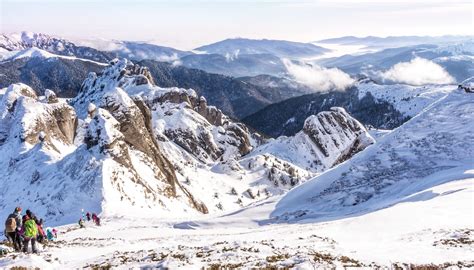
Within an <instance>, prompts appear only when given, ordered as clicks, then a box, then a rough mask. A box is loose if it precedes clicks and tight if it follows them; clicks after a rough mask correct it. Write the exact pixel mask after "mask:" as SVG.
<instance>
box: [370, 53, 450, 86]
mask: <svg viewBox="0 0 474 270" xmlns="http://www.w3.org/2000/svg"><path fill="white" fill-rule="evenodd" d="M379 77H381V79H382V80H384V81H389V82H395V83H405V84H410V85H424V84H449V83H454V82H455V79H454V78H453V77H452V76H451V75H449V73H448V72H447V71H446V70H445V69H444V68H443V67H442V66H440V65H438V64H436V63H435V62H433V61H430V60H427V59H424V58H419V57H416V58H414V59H412V60H411V61H410V62H400V63H398V64H395V65H394V66H393V67H391V68H390V69H389V70H387V71H385V72H380V73H379Z"/></svg>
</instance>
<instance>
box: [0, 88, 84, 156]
mask: <svg viewBox="0 0 474 270" xmlns="http://www.w3.org/2000/svg"><path fill="white" fill-rule="evenodd" d="M0 111H1V118H0V142H1V143H4V142H5V141H6V140H7V139H8V138H10V139H11V138H19V139H20V141H21V142H26V143H28V144H31V145H35V144H37V143H39V142H40V141H42V142H43V143H45V144H47V145H49V147H54V144H53V143H52V140H59V141H61V142H62V143H64V144H72V143H73V141H74V135H75V131H76V127H77V117H76V113H75V111H74V109H73V108H72V107H71V106H69V105H67V104H65V103H58V102H54V103H52V102H49V100H48V101H46V103H44V102H41V101H40V100H39V99H38V97H37V96H36V93H35V92H34V90H33V89H31V88H30V87H29V86H27V85H24V84H14V85H11V86H10V87H8V89H7V90H6V92H5V95H4V97H3V99H2V103H1V104H0Z"/></svg>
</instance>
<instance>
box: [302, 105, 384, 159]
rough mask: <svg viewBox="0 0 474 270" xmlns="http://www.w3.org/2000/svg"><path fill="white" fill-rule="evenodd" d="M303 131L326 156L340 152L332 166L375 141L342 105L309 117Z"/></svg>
mask: <svg viewBox="0 0 474 270" xmlns="http://www.w3.org/2000/svg"><path fill="white" fill-rule="evenodd" d="M303 132H304V134H306V135H307V136H308V138H309V139H310V140H311V141H312V142H313V143H314V145H316V147H317V148H318V150H319V151H320V152H321V153H322V154H323V155H324V157H327V158H329V157H330V156H331V155H334V154H335V153H340V154H339V157H337V158H336V161H335V162H334V163H333V164H332V165H331V167H332V166H334V165H336V164H338V163H340V162H343V161H345V160H347V159H348V158H350V157H351V156H353V155H354V154H356V153H357V152H359V151H361V150H363V149H364V148H366V147H367V146H368V145H370V144H373V143H374V142H375V141H374V140H373V139H372V138H371V137H370V135H368V133H367V130H366V129H365V127H364V126H363V125H362V124H361V123H359V122H358V121H357V120H355V119H354V118H352V117H351V116H350V115H349V114H348V113H347V112H346V111H345V110H344V109H343V108H341V107H333V108H331V111H328V112H320V113H318V114H317V115H313V116H310V117H308V118H307V119H306V121H305V123H304V127H303Z"/></svg>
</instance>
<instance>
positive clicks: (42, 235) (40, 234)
mask: <svg viewBox="0 0 474 270" xmlns="http://www.w3.org/2000/svg"><path fill="white" fill-rule="evenodd" d="M35 222H36V225H37V227H38V237H37V240H38V242H40V243H43V241H44V239H46V234H45V233H44V230H43V219H40V220H39V221H37V220H35Z"/></svg>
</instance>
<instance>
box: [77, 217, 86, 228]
mask: <svg viewBox="0 0 474 270" xmlns="http://www.w3.org/2000/svg"><path fill="white" fill-rule="evenodd" d="M78 223H79V227H80V228H85V226H84V220H83V219H82V218H80V219H79V222H78Z"/></svg>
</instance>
